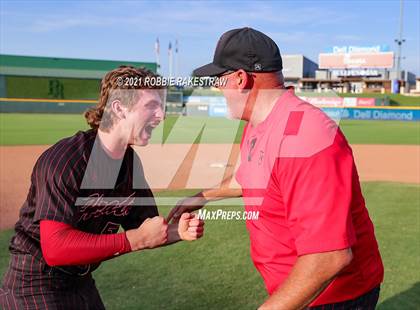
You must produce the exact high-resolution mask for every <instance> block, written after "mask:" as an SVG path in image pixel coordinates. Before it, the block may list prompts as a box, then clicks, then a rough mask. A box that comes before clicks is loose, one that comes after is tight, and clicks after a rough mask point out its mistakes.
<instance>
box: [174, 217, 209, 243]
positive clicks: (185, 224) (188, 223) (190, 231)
mask: <svg viewBox="0 0 420 310" xmlns="http://www.w3.org/2000/svg"><path fill="white" fill-rule="evenodd" d="M203 233H204V221H203V220H200V219H199V218H198V217H197V216H196V215H195V214H194V213H183V214H182V215H181V217H180V218H179V222H178V234H179V237H180V238H181V240H186V241H193V240H197V239H198V238H201V237H202V236H203Z"/></svg>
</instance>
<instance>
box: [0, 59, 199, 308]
mask: <svg viewBox="0 0 420 310" xmlns="http://www.w3.org/2000/svg"><path fill="white" fill-rule="evenodd" d="M145 77H149V78H152V77H155V75H154V74H153V73H152V72H150V71H148V70H145V69H136V68H134V67H128V66H123V67H119V68H117V69H115V70H113V71H111V72H109V73H108V74H107V75H106V76H105V77H104V78H103V80H102V83H101V93H100V97H99V102H98V104H97V106H96V107H95V108H92V109H90V110H89V111H88V112H86V114H85V117H86V119H87V122H88V123H89V125H90V126H91V128H92V129H90V130H88V131H84V132H82V131H80V132H78V133H76V134H75V135H74V136H72V137H69V138H65V139H63V140H61V141H59V142H57V143H56V144H55V145H53V146H52V147H50V148H49V149H48V150H46V151H45V152H44V153H43V154H42V155H41V156H40V158H39V159H38V161H37V162H36V164H35V167H34V169H33V172H32V177H31V186H30V189H29V193H28V196H27V199H26V201H25V203H24V205H23V207H22V208H21V210H20V215H19V220H18V222H17V223H16V226H15V235H14V236H13V238H12V240H11V243H10V253H11V256H10V264H9V268H8V270H7V272H6V274H5V275H4V278H3V282H2V286H1V288H0V308H1V309H78V310H81V309H104V305H103V303H102V300H101V298H100V295H99V293H98V291H97V289H96V286H95V282H94V280H93V278H92V271H94V270H95V269H96V268H97V267H98V266H99V264H100V263H101V262H102V261H104V260H107V259H111V258H114V257H117V256H120V255H123V254H126V253H129V252H132V251H142V250H144V249H152V248H156V247H159V246H162V245H165V244H170V243H174V242H176V241H179V240H195V239H197V238H200V237H201V236H202V234H203V222H202V221H201V220H199V219H197V218H195V217H194V215H192V214H189V213H185V214H183V215H182V216H181V220H180V221H179V224H178V225H174V224H170V225H168V224H167V223H166V222H165V220H164V218H162V217H161V216H159V213H158V210H157V208H156V205H155V201H154V199H153V194H152V192H151V190H150V189H149V186H148V185H147V182H146V180H145V178H144V174H143V170H142V165H141V161H140V158H139V157H138V156H137V154H136V153H135V152H134V151H133V149H132V148H131V145H137V146H144V145H147V144H148V141H149V139H150V137H151V132H152V130H153V129H154V128H155V127H156V126H157V125H158V124H159V122H160V121H161V120H162V119H163V117H164V107H163V104H164V98H163V97H164V92H163V90H161V89H149V88H143V87H142V86H141V85H140V87H134V85H132V84H130V83H126V82H125V81H130V79H136V78H137V79H140V78H145ZM120 227H122V228H123V229H124V232H118V231H119V228H120Z"/></svg>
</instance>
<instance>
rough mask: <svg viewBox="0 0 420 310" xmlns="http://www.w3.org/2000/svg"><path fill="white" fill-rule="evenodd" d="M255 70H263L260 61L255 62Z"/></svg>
mask: <svg viewBox="0 0 420 310" xmlns="http://www.w3.org/2000/svg"><path fill="white" fill-rule="evenodd" d="M254 70H255V71H261V64H260V63H256V64H254Z"/></svg>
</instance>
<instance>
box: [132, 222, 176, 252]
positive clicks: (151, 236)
mask: <svg viewBox="0 0 420 310" xmlns="http://www.w3.org/2000/svg"><path fill="white" fill-rule="evenodd" d="M126 236H127V239H128V241H129V242H130V246H131V250H132V251H138V250H142V249H153V248H156V247H158V246H161V245H163V244H165V243H166V241H167V240H168V224H167V223H166V221H165V219H164V218H163V217H161V216H155V217H153V218H148V219H146V220H145V221H144V222H143V223H142V224H141V225H140V226H139V227H138V228H136V229H130V230H127V231H126Z"/></svg>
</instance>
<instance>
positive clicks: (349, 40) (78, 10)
mask: <svg viewBox="0 0 420 310" xmlns="http://www.w3.org/2000/svg"><path fill="white" fill-rule="evenodd" d="M403 3H404V19H403V38H404V39H405V40H406V42H405V43H404V44H403V48H402V56H403V57H404V59H403V60H402V68H403V69H407V70H408V71H412V72H413V73H415V74H416V75H418V76H419V75H420V0H404V2H403ZM399 14H400V1H399V0H373V1H333V0H330V1H245V2H243V1H230V2H229V1H223V2H219V1H170V2H169V1H167V2H156V1H153V2H149V1H65V0H62V1H5V0H0V53H1V54H14V55H30V56H54V57H69V58H85V59H107V60H131V61H147V62H155V61H156V54H155V48H154V47H155V41H156V38H159V41H160V59H161V74H163V75H168V45H169V42H172V46H173V47H174V42H175V40H176V39H178V41H179V54H178V68H179V72H178V75H181V76H188V75H190V73H191V72H192V70H193V69H194V68H196V67H198V66H201V65H203V64H206V63H208V62H211V60H212V58H213V52H214V49H215V46H216V43H217V40H218V38H219V37H220V36H221V34H222V33H223V32H225V31H227V30H230V29H233V28H240V27H244V26H248V27H252V28H255V29H257V30H260V31H262V32H264V33H266V34H267V35H269V36H270V37H271V38H272V39H274V41H275V42H276V43H277V45H278V46H279V48H280V52H281V53H282V54H303V55H305V56H306V57H308V58H310V59H312V60H314V61H315V62H318V54H319V53H321V52H324V51H326V50H327V49H328V48H330V47H332V46H343V45H357V46H372V45H378V44H380V45H381V44H386V45H389V46H390V47H391V49H392V50H394V51H396V50H397V46H396V44H395V42H394V40H395V39H396V38H398V34H399ZM174 57H175V56H174ZM174 71H175V69H174ZM174 73H175V72H174Z"/></svg>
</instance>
